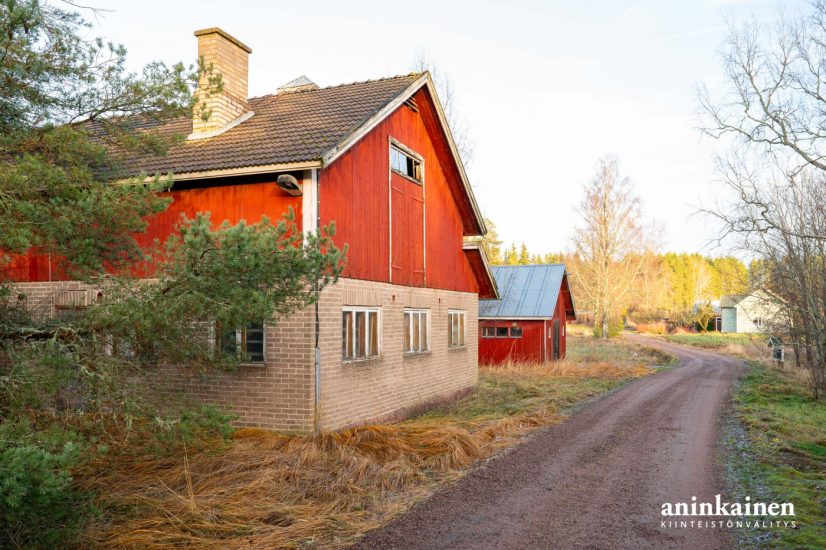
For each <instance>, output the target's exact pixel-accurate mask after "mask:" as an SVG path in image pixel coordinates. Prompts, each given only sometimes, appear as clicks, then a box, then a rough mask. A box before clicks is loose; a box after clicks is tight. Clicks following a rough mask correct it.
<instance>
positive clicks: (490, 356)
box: [479, 264, 576, 364]
mask: <svg viewBox="0 0 826 550" xmlns="http://www.w3.org/2000/svg"><path fill="white" fill-rule="evenodd" d="M491 271H492V273H493V277H494V279H495V280H496V285H497V287H498V288H499V295H500V296H501V298H500V299H497V300H479V363H482V364H497V363H503V362H505V361H539V362H545V361H554V360H557V359H563V358H565V337H566V332H567V330H566V324H567V322H568V321H569V320H570V321H573V320H574V319H576V312H575V310H574V300H573V298H572V296H571V289H570V287H569V286H568V274H567V273H566V272H565V266H564V265H562V264H552V265H508V266H497V267H493V268H491Z"/></svg>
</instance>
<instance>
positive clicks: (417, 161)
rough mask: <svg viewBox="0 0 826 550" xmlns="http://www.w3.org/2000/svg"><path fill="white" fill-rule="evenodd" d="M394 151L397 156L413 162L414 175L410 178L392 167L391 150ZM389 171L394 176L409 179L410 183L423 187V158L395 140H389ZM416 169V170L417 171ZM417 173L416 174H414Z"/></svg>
mask: <svg viewBox="0 0 826 550" xmlns="http://www.w3.org/2000/svg"><path fill="white" fill-rule="evenodd" d="M394 149H395V150H396V151H397V152H398V153H399V154H401V155H403V156H405V157H409V158H410V159H411V160H412V161H413V167H414V168H413V172H414V175H412V176H410V175H408V174H407V173H406V172H402V171H401V170H397V169H395V168H394V167H393V150H394ZM389 163H390V171H391V172H393V173H394V174H398V175H400V176H401V177H403V178H406V179H409V180H410V181H412V182H414V183H417V184H419V185H424V157H422V155H420V154H419V153H417V152H416V151H414V150H412V149H411V148H410V147H406V146H404V145H402V144H401V143H399V142H398V141H397V140H395V139H392V138H391V139H390V159H389ZM417 169H418V170H417ZM417 171H418V173H416V172H417Z"/></svg>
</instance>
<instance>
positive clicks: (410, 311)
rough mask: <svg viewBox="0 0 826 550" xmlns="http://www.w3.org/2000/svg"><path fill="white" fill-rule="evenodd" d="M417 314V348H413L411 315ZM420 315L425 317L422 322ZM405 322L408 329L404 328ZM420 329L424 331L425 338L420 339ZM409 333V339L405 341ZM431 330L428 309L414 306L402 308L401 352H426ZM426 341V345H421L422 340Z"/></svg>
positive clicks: (406, 353) (429, 343) (428, 346)
mask: <svg viewBox="0 0 826 550" xmlns="http://www.w3.org/2000/svg"><path fill="white" fill-rule="evenodd" d="M416 315H418V316H419V348H418V349H413V317H414V316H416ZM422 316H424V318H425V322H424V323H422ZM405 320H406V321H405ZM405 322H407V323H408V325H407V328H408V329H409V330H405V326H404V323H405ZM422 331H425V335H426V338H424V339H422ZM408 334H409V335H410V341H409V342H407V335H408ZM431 335H432V333H431V331H430V310H429V309H416V308H407V307H406V308H404V315H403V317H402V352H403V353H404V354H405V355H412V354H416V353H428V352H429V351H430V346H431ZM423 340H424V341H426V342H427V346H426V347H423V346H422V341H423Z"/></svg>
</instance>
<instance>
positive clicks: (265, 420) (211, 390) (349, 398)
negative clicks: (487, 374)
mask: <svg viewBox="0 0 826 550" xmlns="http://www.w3.org/2000/svg"><path fill="white" fill-rule="evenodd" d="M17 289H18V291H20V292H21V293H22V294H25V295H26V297H27V304H28V305H29V307H31V308H33V309H35V310H36V311H38V312H39V314H42V315H54V314H55V312H56V311H57V308H56V307H55V305H54V303H55V298H56V297H58V301H60V300H65V299H66V297H65V294H61V293H65V291H67V290H72V291H86V292H89V293H90V296H89V300H90V301H91V300H93V297H94V296H95V295H96V291H95V290H94V289H92V288H89V287H87V286H84V285H82V284H81V283H78V282H74V281H65V282H48V283H20V284H18V285H17ZM346 305H349V306H379V307H381V314H380V319H381V327H382V329H381V354H380V357H379V358H375V359H369V360H364V361H343V360H342V353H341V348H342V346H341V338H342V330H341V322H342V307H343V306H346ZM405 307H413V308H421V309H429V310H430V326H431V331H430V351H429V352H427V353H423V354H417V355H405V354H404V353H403V351H402V349H403V342H402V337H403V320H404V308H405ZM318 309H319V318H320V327H321V339H320V343H319V345H320V350H321V411H320V420H321V426H322V428H323V429H324V430H335V429H339V428H342V427H345V426H352V425H357V424H364V423H368V422H375V421H380V420H384V419H389V418H394V417H399V416H403V415H405V414H407V413H409V412H410V411H414V410H417V409H420V408H422V407H423V406H426V405H427V404H429V403H434V402H439V401H444V400H447V399H452V398H455V397H457V396H459V395H462V394H464V393H466V392H467V391H468V390H469V389H471V388H473V387H474V386H475V385H476V382H477V379H478V365H477V358H478V348H477V345H478V340H477V336H478V330H477V328H476V327H477V323H478V321H477V314H478V300H477V295H476V294H471V293H464V292H453V291H446V290H435V289H427V288H412V287H405V286H397V285H392V284H385V283H376V282H371V281H360V280H354V279H341V280H339V282H338V283H337V284H335V285H333V286H330V287H328V288H326V289H325V290H324V291H323V292H322V294H321V298H320V300H319V304H318ZM448 309H458V310H464V311H465V312H466V323H467V329H466V336H465V337H466V346H465V347H464V348H459V349H450V350H449V349H448V347H447V340H448V330H447V325H448V321H447V312H448ZM265 334H266V335H265V349H266V354H265V355H266V357H265V364H264V365H242V366H240V367H239V368H238V369H237V370H236V371H233V372H222V373H210V374H208V375H200V374H193V373H189V372H187V371H185V370H183V369H180V368H177V367H174V366H167V367H164V368H162V369H161V370H160V376H161V377H162V379H163V380H162V381H160V380H159V381H158V387H159V388H163V389H164V391H173V392H176V393H180V394H182V395H185V396H187V397H191V398H194V399H197V400H200V401H203V402H205V403H210V404H214V405H216V406H219V407H221V408H223V409H225V410H229V411H232V412H234V413H235V414H237V415H238V417H239V418H238V420H237V422H236V424H237V425H239V426H255V427H262V428H269V429H274V430H279V431H284V432H293V433H301V432H309V431H311V430H312V429H313V428H314V401H315V391H314V390H315V378H314V376H315V368H314V357H315V351H314V345H315V313H314V307H309V308H306V309H304V310H302V311H300V312H298V313H296V314H294V315H292V316H290V317H289V318H287V319H282V320H280V321H278V322H276V323H269V324H267V325H266V326H265Z"/></svg>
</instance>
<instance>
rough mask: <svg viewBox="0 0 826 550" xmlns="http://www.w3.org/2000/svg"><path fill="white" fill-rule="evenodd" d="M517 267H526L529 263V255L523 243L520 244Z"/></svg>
mask: <svg viewBox="0 0 826 550" xmlns="http://www.w3.org/2000/svg"><path fill="white" fill-rule="evenodd" d="M518 263H519V265H528V264H530V263H531V254H530V252H528V247H527V246H525V243H522V246H520V247H519V259H518Z"/></svg>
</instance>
